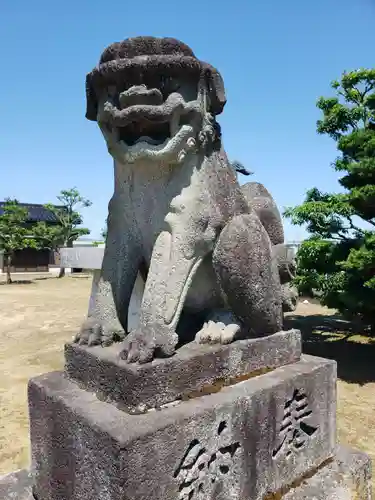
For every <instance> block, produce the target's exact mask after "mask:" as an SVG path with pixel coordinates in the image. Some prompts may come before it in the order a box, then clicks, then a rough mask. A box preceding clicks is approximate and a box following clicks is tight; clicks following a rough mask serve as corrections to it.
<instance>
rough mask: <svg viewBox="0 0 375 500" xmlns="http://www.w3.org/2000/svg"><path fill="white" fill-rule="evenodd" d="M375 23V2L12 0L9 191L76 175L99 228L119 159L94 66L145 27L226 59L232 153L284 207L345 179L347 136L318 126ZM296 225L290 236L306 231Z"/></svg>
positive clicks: (4, 191) (5, 109) (1, 99)
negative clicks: (340, 148) (322, 107)
mask: <svg viewBox="0 0 375 500" xmlns="http://www.w3.org/2000/svg"><path fill="white" fill-rule="evenodd" d="M106 6H108V7H106ZM374 26H375V0H314V1H313V2H306V1H301V0H286V1H284V2H281V1H280V0H259V1H254V0H231V1H230V2H228V1H224V0H215V1H214V0H189V1H188V2H178V1H176V0H173V1H172V0H160V1H159V2H157V1H154V0H153V1H151V0H143V1H140V2H129V1H127V2H126V1H124V0H123V1H118V0H112V1H110V2H104V1H99V0H76V1H74V2H73V1H72V0H64V2H52V1H51V0H48V1H47V0H38V1H36V2H30V1H26V0H12V1H4V2H2V6H1V17H0V60H1V66H2V69H1V79H0V173H1V176H0V199H4V198H5V197H16V198H17V199H19V201H24V202H34V203H45V202H49V201H51V202H54V201H55V197H56V195H57V194H58V192H59V191H60V189H63V188H69V187H73V186H76V187H78V189H79V190H80V192H81V193H82V194H83V195H84V196H85V197H87V198H89V199H91V200H92V202H93V205H92V207H90V208H89V209H85V211H84V213H83V215H84V221H85V225H86V226H87V227H89V228H90V229H91V230H92V237H97V236H98V235H99V233H100V229H101V227H103V225H104V220H105V217H106V212H107V204H108V201H109V198H110V196H111V194H112V189H113V170H112V161H111V158H110V157H109V155H108V153H107V151H106V147H105V144H104V140H103V139H102V137H101V135H100V133H99V130H98V128H97V126H96V125H95V123H92V122H89V121H87V120H86V119H85V117H84V115H85V75H86V73H87V72H88V71H90V70H91V69H92V68H93V67H94V66H95V65H96V64H97V61H98V58H99V55H100V53H101V51H102V50H103V49H104V48H105V47H106V46H107V45H109V44H110V43H112V42H114V41H119V40H121V39H123V38H127V37H129V36H137V35H154V36H172V37H176V38H179V39H181V40H183V41H184V42H186V43H188V44H189V45H190V46H191V47H192V49H193V50H194V52H195V53H196V55H197V56H198V57H199V58H200V59H203V60H205V61H207V62H210V63H211V64H213V65H214V66H216V67H217V68H218V69H219V70H220V72H221V73H222V75H223V77H224V82H225V86H226V91H227V97H228V103H227V106H226V108H225V111H224V113H223V115H221V116H220V117H219V121H220V123H221V125H222V129H223V138H224V146H225V148H226V150H227V153H228V155H229V157H230V158H231V159H238V160H240V161H242V162H243V163H244V164H245V165H246V166H247V167H249V168H250V169H252V170H254V171H255V176H254V177H253V179H254V180H257V181H260V182H262V183H264V184H265V186H266V187H267V188H268V189H269V190H270V191H271V193H272V194H273V196H274V198H275V199H276V202H277V203H278V205H279V206H280V207H281V208H282V207H284V206H288V205H295V204H298V203H300V202H301V201H302V200H303V196H304V193H305V191H306V190H307V189H309V188H310V187H312V186H315V185H316V186H318V187H319V188H321V189H323V190H327V191H329V190H335V189H337V182H336V179H337V176H336V174H335V172H334V171H333V170H332V169H331V168H330V163H331V162H332V161H333V160H334V158H335V156H336V151H335V144H334V143H333V142H332V141H331V140H330V139H328V138H326V137H322V136H318V135H317V134H316V129H315V127H316V120H317V119H318V118H319V111H318V110H317V109H316V107H315V102H316V99H317V98H318V97H319V96H320V95H330V94H331V91H330V87H329V84H330V81H331V80H333V79H334V78H337V77H339V76H340V74H341V73H342V71H343V70H350V69H356V68H358V67H371V66H373V65H374V48H375V29H374ZM241 180H246V179H245V178H242V179H241ZM285 229H286V237H287V239H288V240H294V239H301V238H302V237H303V236H304V231H303V230H302V229H301V228H294V227H291V226H290V225H289V224H288V223H286V225H285Z"/></svg>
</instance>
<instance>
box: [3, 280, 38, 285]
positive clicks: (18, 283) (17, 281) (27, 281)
mask: <svg viewBox="0 0 375 500" xmlns="http://www.w3.org/2000/svg"><path fill="white" fill-rule="evenodd" d="M32 283H33V280H12V283H7V282H6V281H5V280H4V281H0V285H8V286H12V285H31V284H32Z"/></svg>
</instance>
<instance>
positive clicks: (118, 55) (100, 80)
mask: <svg viewBox="0 0 375 500" xmlns="http://www.w3.org/2000/svg"><path fill="white" fill-rule="evenodd" d="M166 70H168V72H169V74H173V75H174V76H180V75H181V76H183V77H184V78H192V79H194V80H195V81H197V82H203V83H204V84H205V85H206V87H207V90H208V95H209V101H210V102H209V106H210V107H209V112H210V113H211V114H212V115H213V116H216V115H218V114H220V113H221V112H222V111H223V108H224V106H225V103H226V97H225V89H224V83H223V79H222V77H221V75H220V73H219V72H218V71H217V70H216V69H215V68H214V67H212V66H211V65H210V64H208V63H205V62H202V61H200V60H199V59H197V57H196V56H195V55H194V52H193V51H192V50H191V49H190V47H188V46H187V45H186V44H184V43H183V42H180V41H179V40H176V39H174V38H155V37H135V38H128V39H126V40H124V41H122V42H116V43H113V44H111V45H110V46H109V47H107V48H106V49H105V50H104V52H103V54H102V55H101V57H100V60H99V65H98V66H97V67H96V68H94V69H93V70H92V71H91V72H90V73H89V74H88V75H87V77H86V99H87V108H86V118H87V119H88V120H92V121H96V119H97V110H98V100H97V97H98V94H99V92H100V90H101V89H103V88H105V87H107V86H108V85H116V84H119V85H122V86H123V84H124V82H126V81H131V82H132V83H134V82H137V80H138V81H139V83H141V81H142V77H143V75H144V74H146V73H147V74H148V75H149V74H151V73H153V74H159V75H162V74H163V73H165V71H166Z"/></svg>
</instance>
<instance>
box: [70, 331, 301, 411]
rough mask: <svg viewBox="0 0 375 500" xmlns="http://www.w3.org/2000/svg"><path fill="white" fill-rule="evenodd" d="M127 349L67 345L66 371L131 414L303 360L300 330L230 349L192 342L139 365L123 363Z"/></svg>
mask: <svg viewBox="0 0 375 500" xmlns="http://www.w3.org/2000/svg"><path fill="white" fill-rule="evenodd" d="M120 351H121V345H119V344H114V345H112V346H110V347H104V348H103V347H87V346H84V345H77V344H67V345H66V347H65V359H66V366H65V368H66V372H67V373H68V375H69V376H70V377H72V378H73V379H75V380H76V381H78V382H79V383H80V384H81V386H83V387H84V388H87V389H89V390H92V391H94V392H96V393H97V394H98V395H100V397H101V399H104V400H107V401H115V402H117V403H120V405H121V407H124V408H126V409H127V411H136V410H137V409H139V408H140V407H142V408H153V407H157V406H160V405H163V404H165V403H168V402H171V401H174V400H176V399H178V398H181V397H184V396H185V397H186V396H188V395H189V394H191V393H193V392H197V391H199V390H202V389H207V388H208V387H210V386H212V385H214V384H220V383H223V382H227V383H228V382H230V381H231V380H232V381H233V380H234V379H237V378H239V377H244V376H245V377H246V376H247V375H250V374H252V373H254V372H256V371H258V370H262V369H271V368H277V367H279V366H282V365H286V364H289V363H293V362H295V361H298V360H299V359H300V357H301V334H300V332H299V331H298V330H289V331H285V332H279V333H276V334H274V335H271V336H269V337H262V338H258V339H251V340H241V341H238V342H235V343H233V344H230V345H224V346H223V345H212V346H210V345H199V344H197V343H195V342H192V343H190V344H188V345H186V346H184V347H182V348H181V349H179V350H178V351H177V352H176V354H175V356H173V357H172V358H167V359H156V360H154V361H153V362H152V363H147V364H145V365H134V364H129V363H126V362H125V361H122V360H121V359H120V356H119V354H120Z"/></svg>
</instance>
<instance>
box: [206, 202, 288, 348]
mask: <svg viewBox="0 0 375 500" xmlns="http://www.w3.org/2000/svg"><path fill="white" fill-rule="evenodd" d="M212 262H213V267H214V269H215V271H216V275H217V278H218V282H219V285H220V287H221V289H222V291H223V293H224V295H225V297H226V301H227V303H228V306H229V308H230V311H231V312H232V313H233V314H234V317H235V318H237V319H238V320H239V322H240V324H241V337H242V338H249V337H262V336H265V335H270V334H272V333H275V332H277V331H279V330H281V329H282V321H283V314H282V295H281V285H280V278H279V273H278V268H277V262H276V260H275V259H274V258H273V257H272V250H271V242H270V238H269V236H268V234H267V231H266V230H265V229H264V227H263V225H262V223H261V222H260V220H259V218H258V216H257V215H256V214H255V213H254V212H253V213H251V214H245V215H239V216H236V217H234V218H233V219H232V220H231V221H230V222H229V223H228V224H227V225H226V226H225V227H224V229H223V230H222V232H221V234H220V236H219V238H218V241H217V243H216V246H215V248H214V251H213V257H212ZM233 329H234V328H233ZM237 333H238V332H237Z"/></svg>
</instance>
